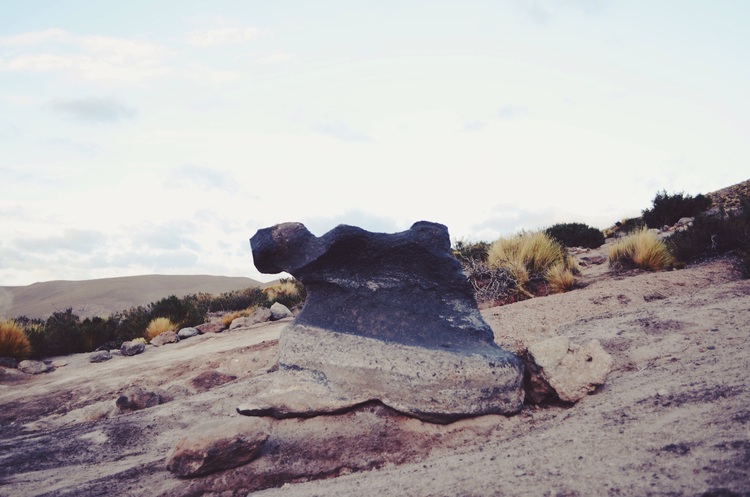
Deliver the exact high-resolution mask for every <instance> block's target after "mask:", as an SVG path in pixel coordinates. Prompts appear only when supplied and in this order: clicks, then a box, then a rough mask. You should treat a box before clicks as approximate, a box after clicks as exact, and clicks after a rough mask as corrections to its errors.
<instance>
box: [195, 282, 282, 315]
mask: <svg viewBox="0 0 750 497" xmlns="http://www.w3.org/2000/svg"><path fill="white" fill-rule="evenodd" d="M271 304H272V302H269V301H268V297H267V295H266V294H265V292H264V291H263V290H262V289H261V288H258V287H251V288H245V289H244V290H235V291H233V292H225V293H222V294H220V295H219V296H217V297H215V298H214V299H212V300H211V303H210V305H209V306H208V310H209V311H210V312H227V311H241V310H243V309H247V308H248V307H261V306H262V307H269V306H270V305H271Z"/></svg>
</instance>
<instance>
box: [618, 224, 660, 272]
mask: <svg viewBox="0 0 750 497" xmlns="http://www.w3.org/2000/svg"><path fill="white" fill-rule="evenodd" d="M607 256H608V257H609V265H610V267H618V266H623V267H637V268H639V269H645V270H646V271H660V270H663V269H667V268H669V267H670V266H672V264H673V263H674V258H673V257H672V254H670V253H669V249H668V248H667V245H666V244H665V243H664V242H662V241H661V240H659V238H658V237H657V236H656V234H655V233H652V232H651V231H649V230H648V229H646V228H642V229H640V230H638V231H635V232H633V234H631V235H628V236H626V237H625V238H622V239H620V240H618V241H617V242H615V243H613V244H612V245H611V246H610V247H609V249H607Z"/></svg>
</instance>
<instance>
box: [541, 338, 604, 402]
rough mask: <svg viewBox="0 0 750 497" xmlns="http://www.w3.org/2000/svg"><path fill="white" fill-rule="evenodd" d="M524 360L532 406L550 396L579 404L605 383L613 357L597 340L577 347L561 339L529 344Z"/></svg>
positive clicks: (565, 339)
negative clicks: (525, 359)
mask: <svg viewBox="0 0 750 497" xmlns="http://www.w3.org/2000/svg"><path fill="white" fill-rule="evenodd" d="M527 358H528V362H527V368H528V371H529V376H530V383H531V387H530V389H529V393H528V395H529V400H530V401H531V402H533V403H539V402H542V401H543V400H544V399H545V398H547V397H548V396H549V395H550V394H552V393H554V394H556V395H557V396H558V397H559V398H560V400H562V401H565V402H578V401H579V400H581V399H582V398H584V397H585V396H586V395H588V394H589V393H591V392H593V391H594V390H595V389H596V387H597V386H598V385H603V384H604V382H605V381H606V379H607V375H609V373H610V372H611V371H612V365H613V360H612V356H610V355H609V354H608V353H607V352H606V351H605V350H604V349H603V348H602V346H601V344H600V343H599V341H598V340H591V341H589V342H588V343H586V344H584V345H577V344H573V343H571V342H570V339H568V338H567V337H564V336H559V337H554V338H549V339H547V340H542V341H541V342H537V343H534V344H532V345H530V346H529V347H528V348H527Z"/></svg>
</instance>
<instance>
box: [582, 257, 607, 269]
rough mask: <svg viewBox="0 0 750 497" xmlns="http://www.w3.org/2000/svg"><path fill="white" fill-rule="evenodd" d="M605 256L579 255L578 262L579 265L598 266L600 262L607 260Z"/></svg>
mask: <svg viewBox="0 0 750 497" xmlns="http://www.w3.org/2000/svg"><path fill="white" fill-rule="evenodd" d="M607 260H608V259H607V258H606V257H605V256H603V255H595V256H592V257H588V256H587V257H581V260H580V264H581V266H584V267H587V266H591V265H594V266H598V265H600V264H604V263H605V262H607Z"/></svg>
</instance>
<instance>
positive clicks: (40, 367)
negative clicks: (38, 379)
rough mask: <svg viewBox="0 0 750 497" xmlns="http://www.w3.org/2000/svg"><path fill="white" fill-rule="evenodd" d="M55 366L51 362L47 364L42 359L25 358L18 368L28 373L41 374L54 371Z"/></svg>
mask: <svg viewBox="0 0 750 497" xmlns="http://www.w3.org/2000/svg"><path fill="white" fill-rule="evenodd" d="M54 369H55V368H53V367H52V366H51V365H49V364H45V363H44V362H42V361H32V360H29V359H27V360H25V361H21V362H19V363H18V370H19V371H22V372H24V373H26V374H41V373H48V372H50V371H53V370H54Z"/></svg>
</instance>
